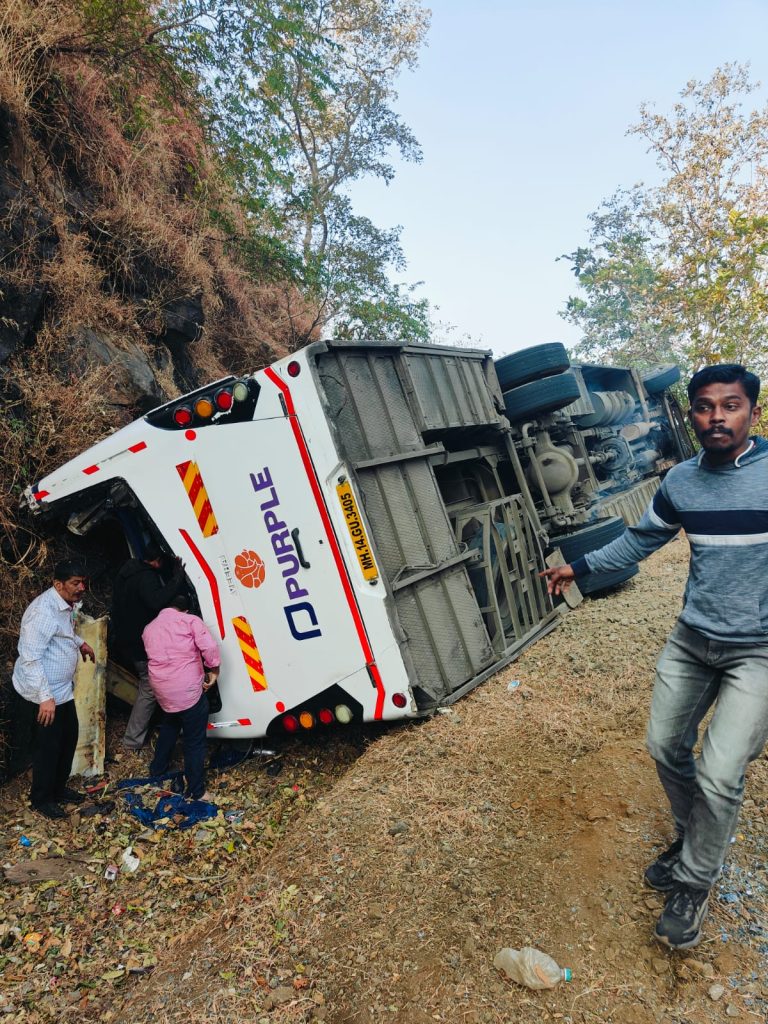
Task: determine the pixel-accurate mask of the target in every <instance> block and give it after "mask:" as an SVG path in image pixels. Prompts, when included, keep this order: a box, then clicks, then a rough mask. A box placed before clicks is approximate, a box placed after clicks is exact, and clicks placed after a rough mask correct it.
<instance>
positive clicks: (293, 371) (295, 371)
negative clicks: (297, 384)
mask: <svg viewBox="0 0 768 1024" xmlns="http://www.w3.org/2000/svg"><path fill="white" fill-rule="evenodd" d="M300 373H301V363H297V362H296V360H295V359H293V360H291V362H290V363H288V376H289V377H298V376H299V374H300Z"/></svg>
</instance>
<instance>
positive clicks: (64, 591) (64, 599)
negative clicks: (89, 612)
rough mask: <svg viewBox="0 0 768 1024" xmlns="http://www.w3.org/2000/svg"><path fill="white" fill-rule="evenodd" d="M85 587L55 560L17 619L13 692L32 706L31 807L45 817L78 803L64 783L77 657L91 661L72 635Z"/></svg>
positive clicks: (78, 573) (72, 739)
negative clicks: (46, 582)
mask: <svg viewBox="0 0 768 1024" xmlns="http://www.w3.org/2000/svg"><path fill="white" fill-rule="evenodd" d="M86 586H87V582H86V574H85V572H84V570H83V567H82V566H81V565H79V564H78V563H77V562H74V561H67V562H60V563H59V564H58V565H57V566H56V568H55V569H54V573H53V586H52V587H51V588H50V589H49V590H46V591H45V593H43V594H41V595H40V596H39V597H36V598H35V600H34V601H33V602H32V603H31V604H30V605H29V607H28V608H27V610H26V611H25V612H24V615H23V616H22V619H21V630H20V634H19V657H18V658H17V659H16V664H15V665H14V666H13V686H14V689H15V690H16V692H17V693H18V694H19V695H20V696H21V697H23V698H24V700H28V701H30V703H32V704H37V706H38V712H37V731H36V734H35V746H34V751H33V759H32V790H31V792H30V802H31V804H32V807H33V808H34V809H35V810H36V811H39V812H40V813H41V814H43V815H45V817H46V818H65V817H66V812H65V811H64V809H63V808H62V806H61V804H62V803H81V802H82V801H83V799H84V797H83V795H82V793H78V792H77V791H76V790H74V789H69V787H68V786H67V781H68V779H69V776H70V772H71V771H72V761H73V759H74V756H75V749H76V747H77V733H78V724H77V711H76V710H75V700H74V689H73V684H72V680H73V677H74V674H75V669H76V668H77V656H78V652H79V653H80V655H81V657H82V659H83V661H85V660H86V658H90V659H91V661H94V660H95V658H94V653H93V648H92V647H91V646H90V645H89V644H87V643H86V642H85V641H84V640H83V639H81V638H80V637H79V636H78V635H77V633H75V627H74V623H73V617H74V606H75V604H76V603H77V602H78V601H79V600H80V598H81V597H82V596H83V594H84V593H85V589H86Z"/></svg>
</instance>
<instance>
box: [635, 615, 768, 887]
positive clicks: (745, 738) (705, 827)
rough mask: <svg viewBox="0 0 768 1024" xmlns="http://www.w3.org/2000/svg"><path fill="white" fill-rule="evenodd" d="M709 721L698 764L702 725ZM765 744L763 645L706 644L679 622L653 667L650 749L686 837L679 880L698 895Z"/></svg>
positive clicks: (715, 868) (767, 682)
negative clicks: (747, 772)
mask: <svg viewBox="0 0 768 1024" xmlns="http://www.w3.org/2000/svg"><path fill="white" fill-rule="evenodd" d="M713 703H714V704H715V710H714V713H713V715H712V720H711V721H710V723H709V725H708V727H707V729H706V732H705V733H704V737H703V740H702V745H701V755H700V757H699V758H698V760H694V757H693V748H694V745H695V743H696V739H697V736H698V730H699V725H700V724H701V721H702V719H703V718H704V716H705V715H706V713H707V711H708V710H709V708H710V707H711V706H712V704H713ZM766 739H768V637H766V643H765V644H730V643H721V642H719V641H716V640H708V639H707V637H705V636H702V635H701V633H696V632H694V631H693V630H692V629H688V627H687V626H684V625H683V624H682V623H680V622H678V623H677V625H676V626H675V628H674V629H673V630H672V633H671V634H670V637H669V640H668V641H667V644H666V646H665V647H664V650H663V651H662V652H661V656H660V657H659V661H658V664H657V666H656V682H655V684H654V688H653V700H652V702H651V720H650V723H649V725H648V736H647V744H648V750H649V751H650V754H651V757H653V758H654V760H655V761H656V767H657V769H658V773H659V778H660V779H661V783H662V785H663V786H664V789H665V790H666V793H667V796H668V797H669V802H670V804H671V806H672V815H673V817H674V819H675V824H676V825H677V829H678V831H679V832H680V834H681V835H683V836H684V840H683V849H682V852H681V855H680V860H679V861H678V863H677V864H676V865H675V867H674V869H673V873H674V875H675V877H676V878H677V879H678V880H679V881H681V882H686V883H687V884H688V885H691V886H695V887H696V888H699V889H709V888H710V887H711V886H712V884H713V883H714V881H715V880H716V879H717V877H718V875H719V873H720V868H721V866H722V864H723V861H724V860H725V856H726V853H727V850H728V846H729V843H730V841H731V836H732V835H733V831H734V829H735V827H736V819H737V818H738V814H739V808H740V807H741V800H742V796H743V793H744V772H745V770H746V767H747V765H748V764H749V762H750V761H753V760H754V759H755V758H756V757H758V756H759V754H760V752H761V751H762V749H763V747H764V746H765V742H766Z"/></svg>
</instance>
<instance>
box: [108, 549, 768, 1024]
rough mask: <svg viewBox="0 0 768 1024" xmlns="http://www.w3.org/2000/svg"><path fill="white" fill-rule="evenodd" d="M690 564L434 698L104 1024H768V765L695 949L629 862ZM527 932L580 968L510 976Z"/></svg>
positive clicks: (665, 556)
mask: <svg viewBox="0 0 768 1024" xmlns="http://www.w3.org/2000/svg"><path fill="white" fill-rule="evenodd" d="M687 557H688V552H687V546H686V545H685V543H684V542H682V541H680V542H675V543H673V544H671V545H670V546H669V547H668V548H667V549H666V550H665V551H663V552H661V553H659V554H658V555H657V556H655V557H654V558H653V559H651V560H650V561H649V562H648V563H646V565H645V566H644V567H643V569H642V570H641V574H640V576H639V577H637V578H636V579H635V580H634V581H632V582H630V583H629V584H628V585H626V586H625V588H624V589H623V590H621V591H619V592H616V593H614V594H613V595H612V596H610V597H609V598H604V599H600V600H592V601H586V602H585V603H584V604H583V605H582V606H581V607H580V608H579V609H578V610H577V611H576V612H574V613H573V614H571V615H570V616H569V617H568V618H567V620H566V621H565V622H564V624H563V626H562V627H561V628H560V629H558V630H557V631H555V632H554V633H552V634H550V635H549V636H548V637H547V638H546V639H544V640H543V641H541V642H540V643H538V644H536V645H535V646H534V647H533V648H531V649H530V650H529V651H528V652H527V653H526V654H525V655H524V656H523V657H522V658H521V659H520V660H519V661H517V662H516V663H515V664H513V665H511V666H510V667H509V668H508V669H507V670H506V671H505V672H504V673H502V674H501V675H500V676H498V677H496V678H495V679H493V680H491V681H489V682H488V683H486V684H485V685H484V686H482V687H481V688H480V689H479V690H477V691H475V693H473V694H472V695H471V696H470V697H469V698H467V699H466V700H464V701H462V702H460V703H459V704H457V705H456V706H455V707H454V708H453V709H451V710H450V711H449V712H448V713H447V714H443V715H439V716H437V717H436V718H434V719H433V720H431V721H429V722H425V723H421V724H418V725H415V726H412V727H409V728H404V729H398V730H396V731H392V732H390V733H388V734H387V735H384V736H382V738H381V739H380V740H378V741H377V742H376V743H374V744H372V745H371V747H370V748H369V749H368V750H367V752H366V753H365V754H364V755H363V757H361V758H360V760H358V761H357V762H356V763H355V764H354V765H353V766H352V767H351V769H350V770H349V771H348V772H347V773H346V775H344V777H343V778H341V780H340V781H339V782H338V783H337V784H336V785H335V786H334V787H333V789H332V790H330V791H329V792H327V793H326V794H325V795H324V796H323V797H322V798H321V799H320V800H318V801H317V802H316V803H315V804H314V805H313V806H312V807H311V808H309V809H307V811H306V813H305V814H303V815H302V816H301V817H300V818H299V819H298V820H296V821H294V822H293V824H292V826H291V828H290V830H289V832H288V833H287V834H286V835H284V837H283V839H282V841H281V842H280V844H279V846H278V847H276V848H275V849H273V850H272V852H271V853H270V854H269V855H267V856H265V857H263V859H262V861H261V863H260V864H259V865H258V867H256V866H254V867H256V870H255V871H254V873H253V874H252V875H250V874H249V875H248V876H246V877H244V880H243V885H242V887H241V890H240V893H239V897H238V900H237V902H236V903H232V904H231V905H230V906H228V907H227V910H226V912H225V913H223V914H221V915H219V916H218V917H217V918H216V919H215V920H208V921H206V922H205V923H204V924H203V925H202V927H198V928H196V929H193V930H192V931H191V932H190V933H189V934H188V936H187V937H186V939H185V940H182V941H181V942H180V943H179V944H178V946H177V948H176V949H174V950H173V951H172V952H171V953H169V955H168V957H167V958H166V959H165V961H164V962H163V961H161V963H160V965H159V969H158V971H157V972H156V973H155V975H154V976H153V978H152V979H151V981H150V982H148V983H146V984H144V985H142V986H141V988H140V989H138V990H137V991H136V992H135V996H134V998H132V999H130V1001H129V1003H128V1005H127V1007H125V1008H124V1009H123V1010H122V1011H119V1012H118V1014H117V1017H116V1019H119V1020H125V1021H128V1020H130V1021H134V1022H138V1021H142V1020H149V1019H150V1018H151V1017H154V1018H155V1019H157V1020H161V1021H182V1020H190V1019H197V1018H198V1017H199V1018H200V1019H202V1018H203V1017H205V1018H207V1019H208V1020H215V1021H222V1022H223V1021H229V1020H234V1019H241V1020H246V1019H247V1020H251V1021H257V1022H260V1024H261V1022H263V1024H267V1022H273V1021H280V1022H282V1021H288V1020H291V1021H304V1020H310V1019H320V1020H326V1021H329V1022H333V1024H373V1022H378V1021H389V1022H392V1024H428V1022H432V1021H447V1022H456V1024H459V1022H461V1024H497V1022H507V1021H508V1022H512V1021H515V1022H528V1021H530V1022H538V1021H549V1020H552V1021H562V1022H565V1024H569V1022H575V1021H579V1022H581V1021H585V1022H587V1021H589V1022H611V1021H616V1022H622V1024H651V1022H665V1024H672V1022H675V1024H705V1022H711V1021H723V1020H726V1019H732V1018H733V1019H736V1018H741V1019H744V1020H764V1019H765V1018H766V1009H767V1008H768V1001H767V1000H766V997H768V987H767V985H768V983H767V980H766V964H767V963H768V957H766V952H768V945H766V942H767V941H768V939H767V937H766V934H765V932H766V930H768V913H767V911H766V904H765V902H764V901H765V860H764V858H765V856H766V845H765V844H766V832H765V829H766V795H767V794H768V762H766V760H765V759H761V761H759V762H758V763H757V764H756V765H755V766H753V769H752V771H751V773H750V777H749V782H748V793H747V805H746V807H745V812H744V815H743V820H742V824H741V826H740V831H739V833H738V836H737V838H736V841H735V843H734V844H733V857H732V858H731V861H730V864H729V868H728V871H727V873H726V875H725V876H724V878H723V882H722V884H721V885H720V886H719V888H718V898H717V899H715V900H714V901H713V902H714V908H713V912H712V915H711V917H710V920H709V922H708V923H707V925H706V937H705V941H704V942H703V943H702V945H701V946H700V947H699V948H698V949H696V950H694V951H692V952H691V953H689V954H687V955H681V954H674V953H670V952H668V951H666V950H665V949H664V948H662V947H660V946H658V945H657V944H655V943H654V942H653V941H652V940H651V937H650V936H651V930H652V926H653V923H654V921H655V918H656V916H657V914H658V913H659V911H660V909H661V900H660V897H658V896H657V895H655V894H653V893H652V892H651V891H650V890H645V889H643V886H642V880H641V875H642V869H643V867H644V865H645V864H646V863H647V862H648V861H649V860H650V859H652V858H653V856H654V854H655V852H657V850H658V849H659V848H660V847H662V846H663V845H666V842H667V840H668V838H669V833H670V825H669V821H668V818H667V814H666V809H665V805H664V801H663V798H662V795H661V792H660V787H659V785H658V784H657V781H656V777H655V771H654V770H653V767H652V765H651V763H650V760H649V758H648V757H647V755H646V754H645V751H644V747H643V733H644V723H645V716H646V711H647V707H648V701H649V696H650V687H651V681H652V670H653V664H654V660H655V657H656V655H657V653H658V651H659V649H660V648H661V646H662V644H663V642H664V638H665V636H666V634H667V632H668V631H669V628H670V627H671V625H672V623H673V621H674V618H675V615H676V612H677V609H678V607H679V603H680V595H681V592H682V586H683V583H684V579H685V574H686V567H687ZM513 680H519V682H520V685H519V686H517V687H516V688H513V689H512V690H510V689H508V685H509V683H510V681H513ZM524 944H530V945H535V946H538V947H540V948H541V949H544V950H546V951H548V952H549V953H550V954H551V955H553V956H554V957H555V958H556V959H557V960H558V962H559V963H560V964H561V965H564V966H565V965H567V966H570V967H571V968H572V970H573V975H574V977H573V982H572V983H571V984H570V985H562V986H560V987H559V988H558V989H556V990H554V991H552V992H546V993H543V994H540V993H533V992H529V991H527V990H524V989H521V988H519V987H518V986H515V985H514V984H512V983H511V982H508V981H506V980H505V979H503V978H502V977H501V976H500V975H499V974H498V973H497V972H496V971H495V970H494V968H493V966H492V959H493V956H494V954H495V953H496V951H497V950H498V949H499V948H500V947H501V946H505V945H511V946H521V945H524Z"/></svg>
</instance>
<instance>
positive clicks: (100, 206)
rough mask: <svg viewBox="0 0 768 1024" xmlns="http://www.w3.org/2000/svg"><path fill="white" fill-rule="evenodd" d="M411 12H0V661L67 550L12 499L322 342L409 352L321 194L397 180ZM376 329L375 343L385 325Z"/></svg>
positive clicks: (420, 15) (60, 6) (414, 25)
mask: <svg viewBox="0 0 768 1024" xmlns="http://www.w3.org/2000/svg"><path fill="white" fill-rule="evenodd" d="M426 25H427V19H426V15H425V14H424V12H423V11H422V10H421V9H420V8H419V7H418V5H416V4H410V3H404V4H397V3H392V2H390V0H373V2H367V3H358V2H349V3H345V2H337V3H334V4H325V3H317V4H311V3H310V4H306V3H302V4H296V3H294V2H292V0H285V2H275V3H271V2H267V0H249V2H247V3H244V4H240V5H236V6H235V7H231V6H228V5H225V4H223V3H219V2H217V0H206V2H202V0H197V2H194V3H191V2H186V0H172V2H171V3H169V4H166V5H164V6H162V7H160V6H158V5H156V4H151V3H149V2H144V0H115V2H109V3H107V2H104V0H41V2H33V0H6V3H4V4H3V5H2V10H1V11H0V157H1V160H0V268H1V271H0V367H1V368H2V369H1V372H0V394H1V396H2V403H3V411H4V416H3V417H2V419H1V420H0V492H1V493H2V498H0V520H1V522H2V542H1V543H2V547H1V549H0V555H1V558H0V585H1V586H2V588H3V590H4V593H5V595H6V600H5V607H6V618H5V620H4V623H3V627H2V633H0V653H1V654H2V658H3V662H4V665H5V669H6V671H5V672H4V677H5V684H6V687H5V688H6V692H7V689H8V676H9V670H10V666H11V663H12V658H13V656H14V647H15V639H16V636H17V632H18V623H19V618H20V615H21V612H22V610H23V608H24V606H25V604H26V603H27V602H28V600H29V599H30V597H31V596H33V594H34V593H35V592H38V591H39V589H40V586H41V583H43V582H44V581H45V580H46V579H47V578H48V574H49V572H50V568H51V566H52V562H53V560H54V558H56V557H61V556H62V555H63V554H65V553H66V550H67V548H66V545H67V543H68V542H67V540H66V539H65V538H62V537H58V538H57V539H56V541H55V543H53V544H52V543H51V538H50V537H47V536H44V535H43V534H42V533H41V528H40V526H39V524H38V523H36V522H34V521H32V520H31V519H29V518H28V517H26V516H25V515H24V513H23V512H20V511H19V499H20V496H21V494H22V492H23V489H24V488H25V487H26V486H28V485H29V484H31V483H34V481H35V480H36V479H38V478H39V477H40V476H41V475H42V474H43V473H45V472H48V471H50V470H51V469H52V468H53V467H55V466H56V465H58V464H61V463H62V462H63V461H65V460H66V459H68V458H70V457H72V456H73V455H74V454H76V453H77V452H78V451H81V450H82V449H83V448H84V447H86V446H87V445H89V444H91V443H93V442H94V441H96V440H97V439H99V438H101V437H103V436H105V434H107V433H109V432H110V431H112V430H114V429H116V428H118V427H120V426H122V425H124V424H125V423H127V422H130V421H131V420H132V419H134V418H135V417H136V416H137V415H140V414H141V413H143V412H145V411H146V410H147V409H149V408H152V407H153V406H156V405H158V404H160V403H162V402H163V401H165V400H167V399H168V398H171V397H174V396H175V395H177V394H180V393H183V392H184V391H188V390H190V389H192V388H194V387H196V386H198V385H200V384H202V383H204V382H206V381H208V380H212V379H216V378H217V377H221V376H224V375H225V374H228V373H233V372H234V373H240V372H244V371H253V370H254V369H257V368H259V367H260V366H262V365H264V364H265V363H267V362H270V361H272V360H274V359H275V358H278V357H280V356H283V355H285V354H287V353H288V352H289V351H291V350H293V349H295V348H296V347H298V346H300V345H302V344H305V343H306V342H307V341H309V340H312V338H314V337H317V336H319V333H320V332H321V331H322V330H323V329H327V328H326V325H329V324H330V323H331V322H332V324H333V329H334V330H335V331H336V332H337V333H343V334H345V335H346V336H349V337H354V336H355V335H356V334H357V333H360V332H363V333H364V332H365V331H367V330H369V329H371V330H375V331H378V332H381V331H384V330H389V331H390V333H391V332H393V331H394V333H395V334H397V335H398V336H408V335H409V333H410V335H412V336H415V334H418V333H419V332H421V335H420V336H422V337H423V336H424V330H425V323H426V321H425V315H426V314H425V310H424V308H423V306H420V305H419V304H418V303H415V302H412V301H411V299H410V298H409V294H410V293H409V292H408V290H407V289H403V288H402V286H400V285H397V284H391V283H390V280H389V277H388V267H390V266H398V265H400V264H401V262H402V261H401V254H400V250H399V247H398V244H397V233H396V232H389V233H387V232H380V231H377V229H376V228H375V227H374V226H373V225H372V224H371V223H370V222H369V221H367V220H366V219H365V218H360V217H357V216H355V214H354V212H353V211H352V209H351V206H350V204H349V202H348V200H347V199H346V198H345V196H344V195H343V194H342V192H341V191H340V189H341V187H342V186H343V185H344V184H345V183H347V182H349V181H350V180H353V179H354V178H356V177H360V176H362V175H365V174H373V175H379V176H383V177H391V174H392V170H391V168H390V167H389V165H388V164H387V161H386V154H387V151H388V149H390V148H391V147H393V146H394V147H395V148H396V149H399V150H400V152H401V153H402V154H403V155H404V156H406V157H410V158H414V159H416V158H418V146H417V144H416V141H415V139H413V137H412V136H411V134H410V132H409V131H408V129H407V128H406V127H405V126H404V125H403V124H402V123H401V122H400V120H399V119H398V118H397V116H396V115H395V114H394V113H393V112H392V110H391V109H390V107H389V105H388V104H389V101H390V100H391V99H392V98H393V97H394V92H393V90H392V81H393V79H394V76H395V75H396V74H397V73H398V72H399V70H401V68H402V67H411V66H413V65H414V63H415V59H416V52H417V50H418V47H419V45H420V43H421V41H422V39H423V35H424V32H425V30H426ZM384 321H386V324H387V326H386V327H385V326H384Z"/></svg>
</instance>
